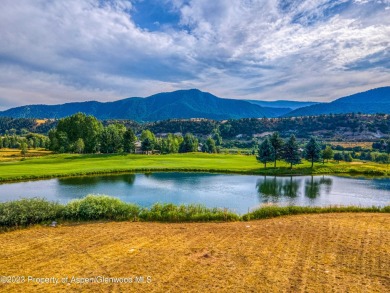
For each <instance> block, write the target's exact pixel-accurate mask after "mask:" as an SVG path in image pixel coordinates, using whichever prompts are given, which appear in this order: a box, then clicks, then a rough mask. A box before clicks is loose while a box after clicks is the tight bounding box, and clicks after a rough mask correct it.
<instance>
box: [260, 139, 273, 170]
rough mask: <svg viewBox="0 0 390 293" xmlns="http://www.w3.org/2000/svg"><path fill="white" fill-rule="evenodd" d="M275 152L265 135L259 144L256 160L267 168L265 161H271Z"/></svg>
mask: <svg viewBox="0 0 390 293" xmlns="http://www.w3.org/2000/svg"><path fill="white" fill-rule="evenodd" d="M274 156H275V152H274V148H273V146H272V144H271V142H270V140H269V138H268V137H267V138H266V139H265V140H264V141H263V142H262V143H261V145H260V147H259V151H258V155H257V160H258V161H260V162H262V163H263V164H264V168H267V162H273V161H274V158H275V157H274Z"/></svg>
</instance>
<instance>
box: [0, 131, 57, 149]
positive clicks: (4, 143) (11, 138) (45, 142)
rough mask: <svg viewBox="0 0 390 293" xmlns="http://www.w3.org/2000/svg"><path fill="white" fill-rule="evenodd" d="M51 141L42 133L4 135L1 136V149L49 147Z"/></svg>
mask: <svg viewBox="0 0 390 293" xmlns="http://www.w3.org/2000/svg"><path fill="white" fill-rule="evenodd" d="M49 145H50V141H49V139H48V138H47V137H46V136H44V135H42V134H36V133H28V134H26V135H23V136H21V135H16V134H12V135H8V134H6V135H4V136H2V137H0V149H1V148H11V149H26V148H29V149H31V148H33V149H37V148H45V149H46V148H49Z"/></svg>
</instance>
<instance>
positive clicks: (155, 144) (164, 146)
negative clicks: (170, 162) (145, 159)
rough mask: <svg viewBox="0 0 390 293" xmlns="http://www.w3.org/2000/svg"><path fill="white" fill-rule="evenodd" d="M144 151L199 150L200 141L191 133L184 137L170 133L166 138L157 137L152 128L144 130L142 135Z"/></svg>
mask: <svg viewBox="0 0 390 293" xmlns="http://www.w3.org/2000/svg"><path fill="white" fill-rule="evenodd" d="M140 141H141V149H142V151H144V152H146V153H149V152H153V151H159V152H161V153H162V154H172V153H188V152H197V151H198V146H199V142H198V139H197V138H196V137H195V136H194V135H193V134H191V133H187V134H186V135H185V136H184V137H182V136H181V135H174V134H171V133H169V134H168V135H167V136H166V137H165V138H156V137H155V135H154V134H153V132H151V131H150V130H148V129H147V130H144V131H142V133H141V136H140Z"/></svg>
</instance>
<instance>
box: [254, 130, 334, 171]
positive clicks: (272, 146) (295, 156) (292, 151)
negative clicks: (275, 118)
mask: <svg viewBox="0 0 390 293" xmlns="http://www.w3.org/2000/svg"><path fill="white" fill-rule="evenodd" d="M256 158H257V160H258V161H260V162H262V163H263V164H264V167H267V163H269V162H274V167H276V161H277V160H284V161H285V162H287V163H289V164H290V165H291V168H292V166H293V165H296V164H300V163H301V161H302V158H305V159H307V160H309V161H310V162H311V166H312V167H313V165H314V162H319V161H320V160H322V162H323V163H324V161H325V160H329V159H332V158H333V150H332V149H331V148H330V147H326V148H325V149H324V150H322V148H321V144H320V143H319V142H318V140H317V139H316V138H315V137H311V138H310V140H309V142H308V143H307V144H306V145H305V146H304V149H302V148H300V146H299V144H298V142H297V140H296V138H295V136H294V135H291V136H290V138H289V139H288V140H287V141H284V140H283V139H282V138H281V137H280V135H279V133H278V132H274V133H273V134H272V136H271V137H266V138H265V140H264V141H263V142H262V143H261V144H260V146H259V149H258V153H257V157H256Z"/></svg>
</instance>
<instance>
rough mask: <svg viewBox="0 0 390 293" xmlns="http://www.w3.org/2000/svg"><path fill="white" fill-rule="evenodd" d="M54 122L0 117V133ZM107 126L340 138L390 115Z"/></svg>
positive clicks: (39, 129) (385, 127) (365, 133)
mask: <svg viewBox="0 0 390 293" xmlns="http://www.w3.org/2000/svg"><path fill="white" fill-rule="evenodd" d="M57 123H58V120H57V121H46V122H45V123H43V124H37V123H36V120H34V119H11V118H0V133H1V134H5V133H6V131H10V130H11V129H13V131H15V133H16V134H21V132H22V129H25V130H27V131H28V132H36V133H47V132H48V131H49V129H51V128H53V127H56V125H57ZM102 124H103V126H104V127H106V126H108V125H111V124H121V125H123V126H125V127H126V128H131V129H132V130H133V131H134V132H135V133H141V132H142V131H143V130H146V129H148V130H150V131H152V132H153V133H155V134H167V133H176V134H177V133H181V134H183V135H184V134H185V133H192V134H194V135H196V136H197V137H201V136H203V137H207V136H209V135H210V134H212V132H213V131H214V130H215V129H217V130H218V132H219V133H220V135H221V137H222V138H223V139H225V140H231V139H234V138H236V137H237V136H241V137H242V138H243V139H247V140H248V139H252V137H254V136H256V135H258V134H261V133H264V132H279V133H280V135H281V136H282V137H285V138H287V137H289V136H290V135H291V134H294V135H295V136H296V137H297V138H308V137H310V136H313V135H317V136H319V137H321V139H327V140H334V139H343V138H344V137H345V134H347V133H348V135H349V136H351V137H359V136H362V137H369V133H376V132H378V131H379V132H381V133H384V134H388V133H389V131H390V115H384V114H376V115H365V114H330V115H320V116H307V117H286V118H245V119H234V120H225V121H215V120H209V119H170V120H165V121H157V122H151V123H144V124H140V123H137V122H135V121H131V120H106V121H103V122H102Z"/></svg>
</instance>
